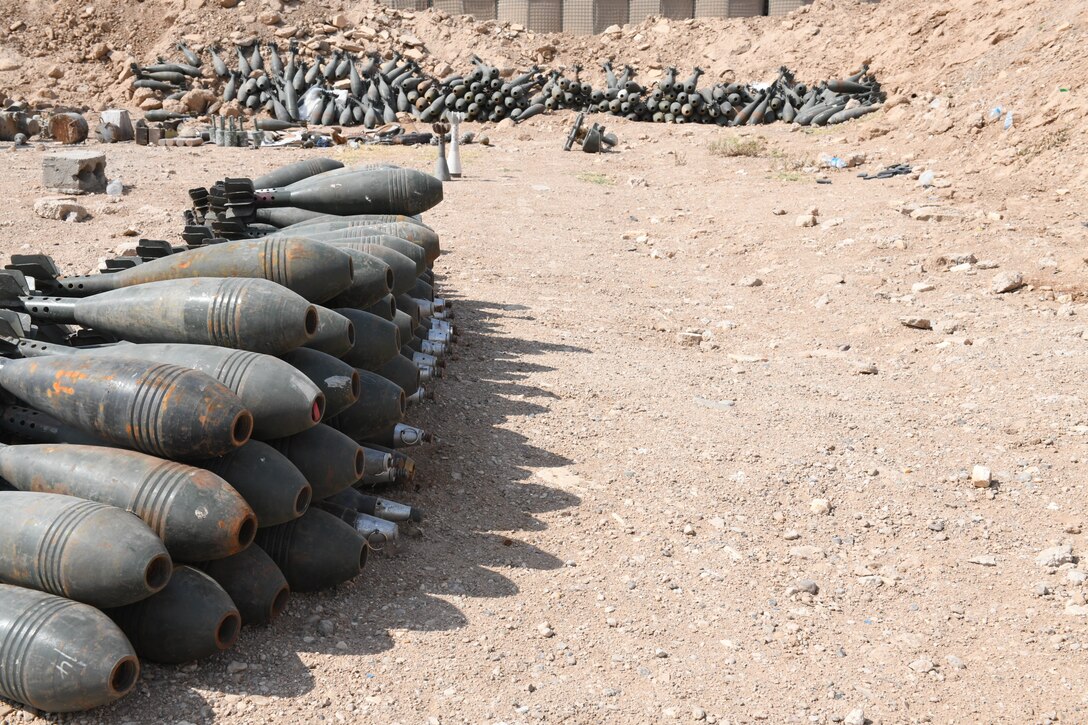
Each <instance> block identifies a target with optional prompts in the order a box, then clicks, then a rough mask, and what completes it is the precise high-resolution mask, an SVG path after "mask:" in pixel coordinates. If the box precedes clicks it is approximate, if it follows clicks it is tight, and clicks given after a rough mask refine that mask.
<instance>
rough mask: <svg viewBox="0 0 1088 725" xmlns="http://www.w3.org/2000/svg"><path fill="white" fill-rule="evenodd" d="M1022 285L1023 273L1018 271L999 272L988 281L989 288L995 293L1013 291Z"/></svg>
mask: <svg viewBox="0 0 1088 725" xmlns="http://www.w3.org/2000/svg"><path fill="white" fill-rule="evenodd" d="M1023 286H1024V275H1022V274H1020V273H1019V272H1001V273H1000V274H998V275H997V276H996V277H994V279H993V281H992V282H991V283H990V290H991V291H992V292H993V293H994V294H997V295H1001V294H1005V293H1007V292H1015V291H1016V290H1018V289H1020V288H1021V287H1023Z"/></svg>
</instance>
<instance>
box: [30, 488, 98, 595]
mask: <svg viewBox="0 0 1088 725" xmlns="http://www.w3.org/2000/svg"><path fill="white" fill-rule="evenodd" d="M105 508H109V507H108V506H106V505H105V504H100V503H97V502H95V501H79V502H78V503H74V504H72V505H70V506H66V507H65V508H64V510H62V511H61V513H60V515H59V516H57V518H55V519H53V521H52V522H50V524H49V526H48V527H47V528H46V530H45V533H44V534H42V538H41V541H39V542H38V552H37V557H36V561H37V562H38V566H37V567H36V568H35V569H34V574H35V579H36V580H37V581H36V582H35V584H36V586H37V588H40V589H41V590H42V591H47V592H50V593H52V594H59V595H60V596H62V597H67V596H69V593H68V591H67V590H66V589H65V588H64V577H63V568H64V564H63V560H64V549H65V547H66V546H68V541H69V540H70V539H71V538H72V534H73V533H74V532H75V530H76V528H77V527H78V526H79V525H80V524H81V523H83V522H84V521H85V520H87V518H88V517H90V516H91V515H92V514H94V513H96V512H98V511H101V510H102V509H105Z"/></svg>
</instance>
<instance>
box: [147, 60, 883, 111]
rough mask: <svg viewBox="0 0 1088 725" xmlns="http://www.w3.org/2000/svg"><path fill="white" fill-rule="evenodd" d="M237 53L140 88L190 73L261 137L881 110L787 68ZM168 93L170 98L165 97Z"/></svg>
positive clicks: (861, 89) (150, 70)
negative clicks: (447, 122)
mask: <svg viewBox="0 0 1088 725" xmlns="http://www.w3.org/2000/svg"><path fill="white" fill-rule="evenodd" d="M236 51H237V52H236V55H237V62H236V68H235V69H231V68H230V67H228V65H227V63H226V61H225V60H224V59H223V57H222V55H220V52H219V51H217V50H216V49H214V48H213V49H210V50H209V54H210V55H211V58H212V64H211V68H207V67H203V68H202V67H201V66H200V65H198V62H199V61H200V58H199V57H197V56H195V54H193V53H192V51H188V50H187V49H185V50H184V51H183V54H184V55H185V61H184V62H179V63H174V64H168V63H159V64H157V65H154V66H145V67H143V68H137V69H136V70H137V75H136V76H135V79H134V80H133V84H134V85H140V84H142V87H147V88H152V89H153V90H154V91H155V92H157V93H161V94H163V95H164V97H171V95H176V94H177V93H178V92H179V90H174V86H170V85H169V83H170V82H176V83H182V82H187V81H188V79H190V78H192V77H193V74H194V73H195V74H196V75H199V74H200V73H201V72H205V71H206V72H207V74H208V75H207V77H205V78H204V79H203V82H206V83H208V84H209V85H211V86H213V87H216V88H217V89H218V92H219V93H220V101H219V102H217V103H216V104H213V106H212V107H211V109H210V112H211V113H213V114H214V113H216V112H218V111H219V110H220V108H221V107H222V106H223V104H224V103H229V102H232V101H236V102H237V103H238V104H240V105H241V106H243V107H244V108H245V109H247V111H248V112H249V113H252V114H254V115H257V116H258V118H257V119H256V121H255V126H256V128H257V129H258V130H261V131H283V130H288V129H292V128H297V127H300V126H303V125H306V124H314V125H326V126H328V125H340V126H354V125H363V126H365V127H366V128H375V127H376V126H380V125H382V124H385V123H394V122H396V121H397V114H398V113H399V114H410V115H411V116H413V117H415V118H416V119H417V120H418V121H420V122H423V123H433V122H436V121H439V120H441V119H442V118H443V116H444V115H445V114H446V113H447V112H457V113H463V114H464V115H465V120H466V121H481V122H482V121H489V122H497V121H501V120H503V119H505V118H511V119H513V120H515V121H518V122H520V121H523V120H526V119H528V118H532V117H533V116H536V115H538V114H540V113H543V112H545V111H551V110H562V109H569V110H574V111H579V112H590V113H606V114H610V115H613V116H621V117H624V118H627V119H629V120H632V121H647V122H658V123H705V124H717V125H722V126H744V125H748V126H754V125H760V124H765V123H773V122H775V121H783V122H786V123H798V124H801V125H817V126H822V125H826V124H835V123H841V122H843V121H847V120H850V119H853V118H858V117H860V116H863V115H865V114H867V113H871V112H872V111H875V110H877V109H879V108H880V107H881V104H882V103H883V101H884V99H885V94H884V92H883V91H882V90H881V88H880V84H879V83H878V82H877V81H876V79H875V78H874V77H873V76H872V75H871V74H870V73H869V69H868V67H867V66H865V67H862V68H861V69H860V70H858V71H857V72H855V73H853V74H850V75H849V76H848V77H846V78H844V79H841V80H830V81H825V82H822V83H818V84H816V85H813V86H807V85H805V84H801V83H798V82H797V81H796V80H795V79H794V76H793V73H791V72H790V71H789V70H788V69H786V68H782V69H780V71H779V73H778V76H777V77H776V78H775V80H774V81H773V82H771V83H716V84H713V85H704V86H703V87H702V88H700V87H699V82H700V80H701V78H702V76H703V71H702V70H701V69H699V68H695V69H694V70H693V72H692V73H691V75H690V76H687V77H686V78H685V77H682V76H679V75H678V73H677V70H676V69H675V68H669V69H667V70H666V72H665V74H664V75H663V76H662V77H661V78H660V79H658V80H657V81H655V82H653V83H650V84H646V85H643V84H642V83H639V82H638V81H637V80H636V79H635V76H636V73H635V71H634V69H632V68H631V66H624V67H623V70H622V71H620V72H618V73H617V72H615V71H614V70H613V67H612V63H611V62H610V61H606V62H604V63H602V64H601V69H602V71H603V74H604V85H603V87H594V86H593V85H592V84H591V83H589V82H587V81H586V80H585V79H583V78H582V68H581V67H580V66H574V67H572V68H570V69H555V70H551V71H543V70H542V69H541V68H540V67H539V66H535V65H534V66H532V67H531V68H529V69H527V70H525V71H524V72H520V73H518V72H515V73H513V74H511V75H510V76H509V77H507V78H504V77H503V76H502V74H501V72H500V70H499V69H498V68H497V67H494V66H490V65H488V64H487V63H485V62H484V61H483V60H481V59H480V58H478V57H476V56H472V67H471V69H470V70H468V71H466V72H465V73H461V74H456V73H455V74H453V75H450V76H447V77H445V78H436V77H433V76H430V75H428V74H427V73H425V72H424V71H423V70H422V69H421V68H420V66H419V65H418V64H417V63H416V62H415V61H412V60H409V59H405V58H403V57H402V56H401V55H399V54H397V53H391V54H390V55H389V58H388V59H387V60H386V59H383V58H382V56H380V55H378V54H377V53H371V54H369V55H367V56H365V57H364V58H363V59H362V61H361V62H360V59H359V58H357V57H356V56H355V55H353V54H351V53H348V52H346V51H340V50H334V51H333V52H332V54H331V55H330V56H329V57H328V58H326V57H323V56H322V55H316V56H314V57H313V58H310V59H306V58H304V57H303V53H304V52H307V51H305V50H302V51H300V49H299V47H298V46H297V45H295V44H292V45H291V46H290V47H289V49H288V50H287V52H286V53H285V54H283V55H281V52H280V50H279V48H277V46H276V45H275V44H268V45H267V46H265V47H264V50H263V52H262V46H260V45H259V44H257V45H253V46H248V47H245V48H242V47H239V48H237V49H236ZM284 58H286V60H284ZM194 61H195V62H194ZM148 84H152V85H148ZM160 86H163V87H161V88H160ZM169 91H172V94H170V95H167V94H168V92H169ZM262 114H263V115H262ZM183 117H185V116H184V114H177V113H170V112H166V111H161V110H159V111H152V112H150V113H149V114H148V118H150V119H152V120H172V119H177V118H183ZM219 125H220V126H222V125H223V121H222V119H221V120H220V122H219ZM214 126H215V124H213V127H214Z"/></svg>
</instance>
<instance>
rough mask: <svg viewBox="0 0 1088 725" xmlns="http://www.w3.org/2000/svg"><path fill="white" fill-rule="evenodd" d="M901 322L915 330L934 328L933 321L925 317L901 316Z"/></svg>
mask: <svg viewBox="0 0 1088 725" xmlns="http://www.w3.org/2000/svg"><path fill="white" fill-rule="evenodd" d="M899 324H901V325H903V326H904V327H910V328H913V329H915V330H932V329H933V323H932V322H930V321H929V320H928V319H926V318H925V317H900V318H899Z"/></svg>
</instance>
